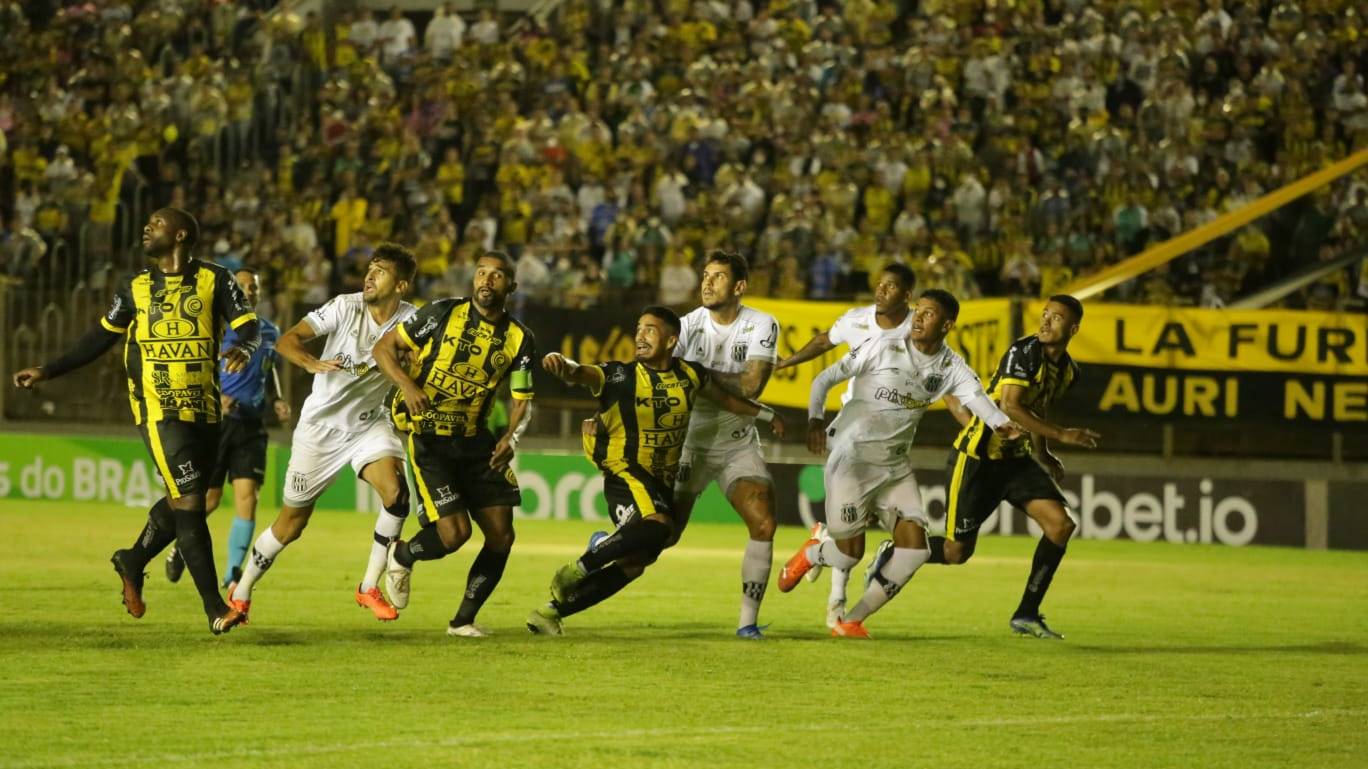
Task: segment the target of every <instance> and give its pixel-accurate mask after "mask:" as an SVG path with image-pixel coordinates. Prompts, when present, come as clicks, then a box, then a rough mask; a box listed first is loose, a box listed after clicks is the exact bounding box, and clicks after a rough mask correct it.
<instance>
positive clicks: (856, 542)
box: [779, 289, 1021, 638]
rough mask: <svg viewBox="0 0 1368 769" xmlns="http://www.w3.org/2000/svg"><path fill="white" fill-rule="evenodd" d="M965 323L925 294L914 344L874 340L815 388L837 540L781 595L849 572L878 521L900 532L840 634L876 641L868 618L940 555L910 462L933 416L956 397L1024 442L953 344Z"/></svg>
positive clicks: (817, 431) (811, 420) (812, 407)
mask: <svg viewBox="0 0 1368 769" xmlns="http://www.w3.org/2000/svg"><path fill="white" fill-rule="evenodd" d="M958 316H959V302H958V301H956V299H955V298H954V297H953V296H951V295H950V294H949V293H948V292H945V291H941V290H939V289H931V290H929V291H925V292H923V293H922V295H921V298H920V299H919V300H918V301H917V306H916V308H915V309H914V310H913V312H912V325H911V330H910V332H909V333H908V335H907V336H906V337H903V338H901V339H876V340H871V341H869V342H867V343H865V344H864V345H862V346H861V347H859V348H858V349H856V350H852V351H851V352H850V354H849V355H846V356H845V357H844V358H842V359H841V360H840V361H838V362H837V363H835V364H833V365H832V366H831V367H829V368H828V369H826V370H825V371H823V372H822V373H821V374H819V375H818V376H817V378H816V379H815V380H813V382H812V391H811V396H810V398H809V401H808V448H809V449H810V450H812V451H813V452H814V453H818V454H820V453H822V452H823V451H825V450H826V448H827V445H828V443H830V448H831V453H830V455H829V456H828V457H827V461H826V469H825V473H824V479H825V481H826V491H827V499H826V504H825V508H826V519H827V520H826V525H827V530H828V531H829V532H830V534H831V539H827V540H825V541H823V540H819V539H818V538H816V537H813V538H810V539H808V541H807V542H805V543H804V544H803V547H801V548H799V550H798V552H797V553H795V554H794V555H793V557H792V558H790V559H789V560H788V563H786V564H784V569H783V571H782V572H781V573H780V574H779V590H780V591H781V592H785V593H787V592H788V591H790V590H792V589H793V588H794V587H795V586H796V585H797V584H798V582H799V581H800V580H801V579H802V577H803V575H804V574H806V573H807V572H808V570H809V569H811V568H812V566H813V565H814V564H817V563H821V564H825V565H827V566H839V567H841V568H843V569H847V570H848V569H850V568H851V567H853V566H854V565H855V564H856V563H859V560H860V558H861V557H862V556H863V555H864V544H865V542H864V531H865V526H866V522H867V520H868V519H869V518H870V517H874V518H877V519H878V520H879V522H880V523H881V524H882V525H883V526H884V528H886V529H888V531H890V532H891V533H892V534H893V553H892V556H891V557H890V558H889V559H888V562H887V563H885V564H884V565H883V566H882V568H880V570H879V571H878V573H877V574H876V575H875V578H874V580H873V581H872V582H871V583H870V585H869V587H868V588H866V590H865V593H864V597H862V598H861V599H860V601H859V603H857V604H856V605H855V607H854V608H853V609H851V610H850V611H849V612H846V613H845V614H844V615H843V616H842V617H840V618H839V619H838V621H837V622H836V624H835V627H833V628H832V629H831V634H832V635H834V636H844V637H849V638H868V637H869V632H868V631H867V630H865V627H864V621H865V619H866V618H867V617H868V616H869V615H871V614H873V613H874V612H876V611H878V610H879V608H881V607H882V606H883V605H884V604H886V603H888V601H889V599H891V598H892V597H893V596H895V595H897V593H898V591H899V590H901V589H902V587H903V585H906V584H907V582H908V580H910V579H912V575H913V574H915V573H916V571H917V569H918V568H920V567H921V565H922V564H924V563H926V561H927V560H928V559H929V558H930V557H931V553H930V551H929V549H928V548H927V543H926V527H927V517H926V513H925V510H924V508H923V507H922V502H921V492H920V490H919V489H918V488H917V479H916V478H915V477H914V476H913V474H912V468H911V466H910V465H909V463H908V460H907V451H908V449H909V448H911V445H912V440H913V438H914V437H915V436H916V433H917V425H918V424H919V423H920V422H921V418H922V415H923V414H925V413H926V410H927V408H928V407H929V406H930V405H931V404H932V403H935V402H936V401H938V400H940V399H941V398H943V397H945V396H946V395H954V396H955V397H956V398H958V399H959V401H960V402H961V403H962V404H963V405H964V407H965V408H967V409H969V410H970V411H971V412H972V413H973V414H975V415H976V416H978V417H979V418H980V419H982V420H983V422H984V424H985V425H987V426H988V427H989V428H991V429H992V430H994V431H996V432H997V433H998V434H999V435H1002V436H1004V437H1006V436H1017V435H1020V434H1021V427H1020V426H1019V425H1017V424H1016V423H1015V422H1012V421H1011V419H1009V418H1008V417H1007V415H1006V414H1004V413H1002V411H1001V410H1000V409H998V407H997V406H996V405H994V404H993V402H992V401H991V400H989V399H988V397H987V396H986V395H984V393H983V385H982V384H981V383H980V382H979V378H978V375H977V374H975V373H974V370H973V369H971V368H969V365H968V364H966V363H965V362H964V359H963V358H961V357H960V356H959V354H957V353H956V352H955V351H954V350H951V349H950V347H949V346H948V345H946V344H945V336H946V334H948V333H950V329H951V328H953V327H954V325H955V319H956V318H957V317H958ZM846 379H849V380H851V385H850V390H851V398H850V401H849V402H848V403H846V404H845V405H844V406H842V407H841V412H840V414H838V415H837V416H836V419H834V420H833V421H832V423H831V425H830V426H829V427H827V426H825V425H824V420H823V417H824V415H825V411H826V398H827V393H828V392H829V391H830V390H831V388H832V387H834V386H835V385H836V384H837V383H839V382H841V381H843V380H846Z"/></svg>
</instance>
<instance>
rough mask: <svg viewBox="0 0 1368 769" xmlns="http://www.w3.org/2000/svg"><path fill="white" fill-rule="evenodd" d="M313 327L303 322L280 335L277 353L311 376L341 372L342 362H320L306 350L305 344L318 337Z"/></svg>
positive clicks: (305, 321)
mask: <svg viewBox="0 0 1368 769" xmlns="http://www.w3.org/2000/svg"><path fill="white" fill-rule="evenodd" d="M317 336H318V334H317V333H316V332H315V331H314V328H313V326H311V325H309V322H308V321H307V320H301V321H299V322H298V323H296V324H294V326H292V327H290V330H289V331H286V332H285V333H284V334H281V335H280V340H279V341H277V342H276V352H278V353H280V357H282V358H284V359H285V360H287V361H289V362H291V363H293V364H295V365H296V366H299V367H300V368H302V369H304V370H305V371H307V372H309V373H310V374H321V373H323V372H325V371H341V370H342V361H339V360H319V359H318V358H317V357H316V356H315V355H314V354H313V353H311V352H309V351H308V350H306V349H305V348H304V343H305V342H308V341H310V340H312V339H313V338H315V337H317Z"/></svg>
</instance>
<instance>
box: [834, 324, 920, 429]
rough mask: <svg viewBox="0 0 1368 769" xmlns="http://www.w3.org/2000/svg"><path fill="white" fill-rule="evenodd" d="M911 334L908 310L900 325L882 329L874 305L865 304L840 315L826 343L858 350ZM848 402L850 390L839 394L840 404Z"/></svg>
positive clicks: (847, 389)
mask: <svg viewBox="0 0 1368 769" xmlns="http://www.w3.org/2000/svg"><path fill="white" fill-rule="evenodd" d="M911 332H912V312H911V311H910V310H909V311H908V313H907V315H906V316H904V317H903V320H902V323H899V324H898V325H896V326H894V327H893V328H884V327H883V326H880V325H879V309H878V307H876V306H875V305H872V304H867V305H865V306H863V307H853V308H851V309H849V310H846V311H845V312H844V313H842V315H841V317H839V318H837V319H836V322H835V323H832V324H831V330H829V331H827V341H829V342H831V344H832V345H833V346H835V345H841V344H844V345H849V346H850V349H852V350H855V349H858V348H860V347H862V346H864V344H865V343H866V342H870V341H873V340H875V339H884V338H888V339H903V338H905V337H906V336H907V335H908V334H909V333H911ZM849 402H850V388H849V387H847V388H846V390H845V392H843V393H841V404H842V405H845V404H847V403H849Z"/></svg>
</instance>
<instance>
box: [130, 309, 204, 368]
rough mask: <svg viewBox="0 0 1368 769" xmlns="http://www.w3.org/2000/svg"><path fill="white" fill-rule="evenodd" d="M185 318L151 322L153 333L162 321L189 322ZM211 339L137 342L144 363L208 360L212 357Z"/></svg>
mask: <svg viewBox="0 0 1368 769" xmlns="http://www.w3.org/2000/svg"><path fill="white" fill-rule="evenodd" d="M189 322H190V321H187V320H159V321H157V322H156V323H154V324H152V328H153V333H156V328H157V326H159V325H161V324H163V323H189ZM213 344H214V343H213V340H211V339H204V338H191V339H171V340H165V341H161V340H156V339H150V340H145V341H140V342H138V347H139V349H140V350H141V351H142V359H143V361H144V362H145V363H182V362H186V361H202V360H209V359H210V358H212V357H213V354H212V351H213Z"/></svg>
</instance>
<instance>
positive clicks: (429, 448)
mask: <svg viewBox="0 0 1368 769" xmlns="http://www.w3.org/2000/svg"><path fill="white" fill-rule="evenodd" d="M494 444H495V441H494V436H493V435H491V434H489V433H487V432H486V433H480V434H478V435H475V436H474V437H471V438H463V437H451V436H446V435H426V434H418V435H413V434H410V435H409V436H408V451H409V461H410V462H411V463H412V464H413V480H414V482H415V483H416V484H417V486H418V520H419V521H420V522H422V523H423V524H425V525H426V524H429V523H435V522H436V521H437V519H438V518H442V517H444V516H448V515H452V514H455V513H460V512H466V511H469V510H481V509H483V508H486V507H515V506H517V505H520V504H522V492H520V491H519V490H518V477H517V476H516V475H514V474H513V468H511V467H510V468H507V469H505V470H503V471H498V470H494V469H493V468H491V467H490V466H489V460H490V457H492V456H493V455H494Z"/></svg>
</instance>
